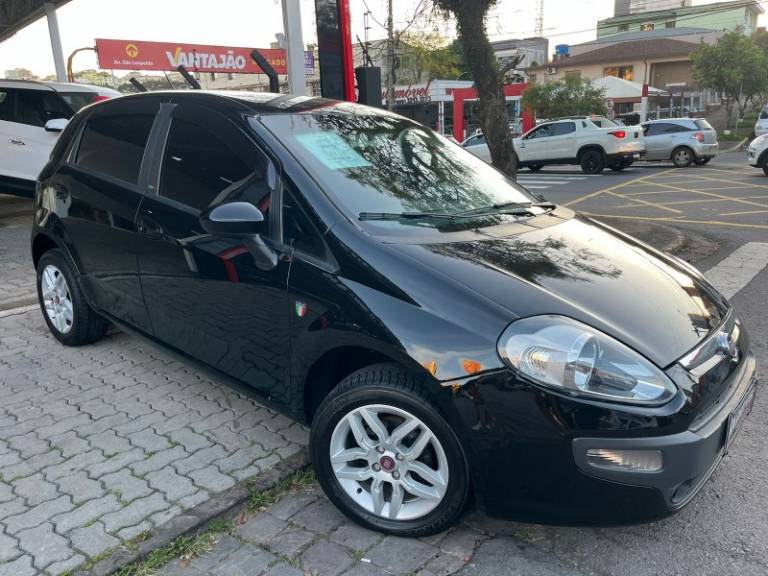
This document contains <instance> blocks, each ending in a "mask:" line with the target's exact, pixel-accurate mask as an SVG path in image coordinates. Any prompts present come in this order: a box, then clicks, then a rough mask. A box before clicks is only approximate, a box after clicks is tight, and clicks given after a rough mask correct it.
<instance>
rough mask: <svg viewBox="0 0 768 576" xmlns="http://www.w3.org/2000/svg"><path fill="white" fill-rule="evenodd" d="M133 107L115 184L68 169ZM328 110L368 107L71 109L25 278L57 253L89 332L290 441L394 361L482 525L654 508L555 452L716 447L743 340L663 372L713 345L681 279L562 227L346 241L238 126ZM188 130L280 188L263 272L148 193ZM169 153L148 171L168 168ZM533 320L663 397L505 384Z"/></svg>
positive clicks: (442, 228) (584, 518)
mask: <svg viewBox="0 0 768 576" xmlns="http://www.w3.org/2000/svg"><path fill="white" fill-rule="evenodd" d="M149 108H151V109H152V110H154V111H155V112H156V119H155V121H154V124H153V129H152V131H151V135H150V137H149V139H148V142H147V144H146V151H145V153H144V157H143V162H142V166H141V170H140V173H139V177H138V179H137V181H136V182H135V183H132V184H131V183H129V184H126V183H125V182H122V181H118V180H115V179H110V178H108V177H105V176H103V175H100V174H98V173H95V172H93V171H90V170H87V169H84V168H82V167H79V166H78V165H77V162H76V161H75V160H76V158H75V152H76V149H77V146H78V142H79V139H80V138H81V137H82V134H83V131H84V125H86V124H87V123H88V122H90V121H91V120H92V119H93V118H98V117H99V116H100V115H104V116H109V115H110V114H114V113H124V112H125V113H133V112H135V110H136V109H143V110H146V109H149ZM337 108H338V113H340V114H347V113H349V114H362V113H363V112H365V111H366V110H367V109H365V108H360V107H354V106H350V105H349V104H338V103H335V102H332V101H327V100H322V99H292V98H289V97H285V96H281V97H275V96H274V95H246V94H234V95H233V94H210V93H202V92H197V93H188V94H179V93H167V94H163V93H160V94H151V95H141V96H130V97H125V98H121V99H120V100H119V101H114V102H107V103H103V104H98V105H95V106H92V107H89V108H86V109H84V110H83V111H81V112H80V113H79V114H78V115H77V116H76V117H75V119H74V120H73V122H72V123H71V124H70V126H69V127H68V128H67V130H66V131H65V132H64V134H63V136H62V139H61V140H60V142H59V145H57V148H56V150H54V154H53V156H52V160H51V162H50V163H49V165H48V166H47V167H46V168H45V169H44V170H43V173H42V174H41V178H40V182H39V183H38V193H37V196H36V211H35V223H34V229H33V237H32V242H33V254H34V255H35V259H37V258H39V255H40V250H41V249H42V248H41V247H44V246H45V245H46V244H45V242H44V241H43V240H41V239H47V240H48V241H51V242H54V243H55V244H56V245H58V246H60V247H62V248H64V249H65V250H66V251H67V253H68V254H70V256H71V258H72V260H73V263H74V265H75V267H76V269H77V272H78V274H79V276H80V280H81V283H82V285H83V288H84V289H85V292H86V297H87V299H88V301H89V303H91V305H92V306H93V307H94V308H95V309H96V310H98V311H99V312H100V313H102V314H104V315H105V316H108V317H111V318H114V319H116V320H118V321H119V322H120V323H122V324H126V325H129V326H130V327H131V328H132V329H134V330H137V331H138V332H139V333H142V334H144V335H145V336H148V337H150V338H153V339H155V340H156V341H158V342H161V343H163V344H164V345H166V346H169V347H172V348H174V349H175V350H178V351H181V352H182V353H184V354H186V355H187V356H188V357H190V358H193V359H195V360H197V361H202V362H204V363H205V364H207V365H209V366H212V367H214V368H216V369H218V370H220V371H221V372H223V373H226V374H227V375H229V376H231V377H233V378H235V379H237V380H238V381H239V382H241V383H243V384H245V385H246V386H247V387H249V388H250V389H251V390H252V391H254V392H255V393H257V394H259V395H261V396H263V397H265V398H268V399H269V400H270V401H271V402H273V403H276V404H277V405H279V406H280V407H281V408H282V409H283V410H284V411H286V412H287V413H288V414H290V415H291V416H293V417H294V418H297V419H299V420H304V421H307V422H311V418H312V414H313V410H314V409H315V408H316V405H317V402H318V400H321V399H322V397H323V395H324V394H326V393H327V392H328V391H329V390H330V389H331V388H332V387H333V385H334V384H335V383H336V382H337V381H338V380H335V381H334V380H333V378H334V377H335V375H336V374H337V370H338V366H340V365H342V364H344V365H345V366H348V367H349V366H351V367H353V368H354V367H355V366H364V365H365V363H366V362H369V363H376V362H381V361H391V362H396V363H398V364H399V365H400V366H403V367H405V368H406V369H407V370H409V371H410V372H411V373H413V374H415V375H417V376H418V377H419V378H420V379H421V380H422V381H423V382H424V383H425V385H426V386H427V387H428V388H429V390H430V391H431V394H432V396H433V398H434V401H435V402H436V403H437V404H438V406H439V408H440V410H441V412H442V414H443V415H444V416H445V418H446V419H447V420H448V422H449V423H450V424H451V425H452V427H453V428H454V430H455V432H456V434H457V436H458V437H459V438H460V439H461V440H462V444H463V446H464V449H465V451H466V453H467V457H468V459H469V460H470V470H472V474H473V481H474V487H475V490H476V492H477V500H478V502H479V503H480V504H481V505H482V506H483V507H485V508H486V510H487V511H488V512H489V513H490V514H493V515H499V516H505V517H514V518H518V519H524V520H534V521H547V522H625V521H635V520H641V519H644V518H649V517H654V516H658V515H663V514H667V513H669V512H671V511H674V510H675V509H676V508H677V507H678V506H676V505H675V504H674V503H672V502H671V501H670V500H669V497H668V494H666V493H663V492H662V490H660V489H659V488H658V487H655V486H652V485H651V486H649V485H642V486H641V485H633V484H632V482H631V479H630V477H627V478H628V481H627V482H618V481H616V480H615V479H606V478H604V477H598V476H596V475H591V474H587V473H585V472H584V470H582V469H581V468H580V467H579V465H578V464H577V462H576V460H575V457H574V440H576V439H579V438H590V439H594V438H611V439H622V438H623V439H642V438H662V437H666V436H670V435H675V434H681V433H686V432H689V431H690V433H692V434H695V433H697V430H702V429H704V428H705V427H706V425H707V424H706V423H707V422H708V423H710V424H709V425H710V426H715V424H712V423H713V422H714V423H716V426H715V428H717V431H716V433H717V434H720V435H721V436H722V434H723V432H722V430H723V426H725V424H723V422H725V421H726V418H727V415H728V414H727V411H728V409H729V407H730V406H732V403H733V398H736V396H738V395H739V394H741V393H742V392H743V391H744V390H745V389H746V387H747V386H748V385H749V384H750V383H751V382H752V378H753V372H754V365H753V363H752V364H750V360H749V342H748V337H747V335H746V331H745V330H744V329H743V328H741V330H740V332H739V334H738V335H736V336H737V338H736V339H737V342H736V345H737V346H738V350H739V354H740V355H739V357H738V358H737V359H736V360H735V361H732V360H727V359H723V360H722V361H721V360H719V359H718V358H719V356H716V354H717V351H716V350H712V351H710V350H709V349H707V350H708V351H707V352H706V354H704V353H702V357H700V358H696V362H697V364H696V366H698V367H702V366H705V364H706V363H707V362H709V364H706V370H705V369H701V370H700V371H699V372H698V373H697V374H698V375H697V376H692V372H691V370H692V369H693V368H695V367H693V366H686V367H682V366H681V365H680V364H679V361H680V359H681V358H683V357H684V356H685V355H686V354H688V353H689V352H691V351H692V350H694V349H695V348H696V347H697V346H699V345H700V344H701V343H702V342H703V341H705V339H706V338H707V337H709V336H710V335H712V334H715V333H717V331H718V330H727V331H729V332H728V333H729V334H731V333H733V330H734V326H735V320H734V317H733V314H732V313H731V312H729V306H728V304H727V302H726V301H725V300H724V299H723V298H722V297H721V296H720V295H719V294H717V292H716V291H715V290H714V289H713V288H712V287H711V286H710V285H709V284H708V283H707V282H706V280H704V279H703V278H702V277H701V275H700V274H698V273H697V272H696V271H694V270H693V269H691V268H690V267H688V266H686V265H685V264H683V263H681V262H679V261H677V260H676V259H674V258H672V257H669V256H667V255H664V254H661V253H659V252H657V251H655V250H653V249H652V248H650V247H648V246H646V245H644V244H642V243H640V242H638V241H636V240H634V239H632V238H630V237H627V236H625V235H623V234H621V233H619V232H617V231H615V230H612V229H610V228H609V227H607V226H604V225H602V224H600V223H598V222H595V221H592V220H590V219H587V218H584V217H581V216H577V215H576V214H575V213H574V212H572V211H571V210H568V209H565V208H557V209H555V210H551V211H549V212H547V213H544V211H543V210H542V211H541V212H542V213H540V214H533V215H531V216H530V217H526V218H504V217H498V218H496V220H493V222H491V223H490V224H488V225H486V226H483V227H480V226H477V225H476V224H475V223H472V222H469V223H466V224H463V223H461V222H448V223H445V224H444V225H443V224H436V225H430V226H418V225H412V226H411V225H409V226H406V225H399V224H395V225H390V224H387V223H378V222H370V223H368V222H365V223H363V222H360V221H359V220H357V219H355V218H354V217H353V216H351V215H350V214H349V213H348V212H346V211H345V210H344V209H343V208H342V207H340V206H339V205H338V204H337V203H336V202H335V201H334V200H333V199H332V198H331V197H330V196H329V194H328V191H327V190H324V189H323V188H322V186H321V185H320V183H319V182H318V181H317V180H316V179H315V178H314V177H313V175H312V174H310V173H309V172H308V171H307V170H306V169H305V167H304V166H303V164H302V162H301V159H300V158H298V157H297V156H296V155H295V154H293V153H291V152H290V151H289V150H288V149H286V148H285V147H284V146H283V144H282V143H281V140H280V138H278V137H277V136H276V135H275V134H274V133H273V132H272V131H271V130H269V129H267V128H266V127H265V126H262V125H261V124H260V123H259V122H258V119H259V118H260V117H261V116H262V115H264V116H265V117H266V116H267V115H270V114H275V115H278V114H314V113H317V114H322V113H325V112H327V111H329V110H330V111H334V110H336V109H337ZM376 113H377V114H381V112H376ZM197 118H199V123H200V127H204V128H205V129H206V130H207V131H208V132H210V133H211V134H212V136H214V137H216V138H218V139H219V140H221V141H227V142H233V141H237V142H239V144H238V146H239V147H240V148H242V149H244V150H245V151H244V152H243V154H245V155H246V156H248V155H249V154H253V155H254V158H256V160H253V159H251V158H250V156H248V158H247V159H246V160H245V162H246V163H247V164H248V165H251V163H252V162H256V163H257V164H258V165H259V166H262V167H263V170H265V171H267V172H269V171H274V172H275V173H277V174H278V175H279V182H280V183H279V184H277V185H275V187H274V188H273V189H272V191H271V193H270V196H269V198H270V199H271V200H270V201H269V202H266V203H260V204H259V208H260V210H261V211H262V212H264V213H266V214H270V215H271V216H272V217H270V218H269V229H268V230H267V229H265V230H264V233H263V236H264V239H265V242H266V243H267V244H268V246H269V247H270V249H271V250H273V251H274V253H275V254H276V256H277V264H276V265H275V266H274V267H272V268H271V269H269V270H265V269H263V268H260V267H259V266H258V265H257V260H256V259H255V258H254V256H253V251H252V250H253V247H252V246H250V245H249V244H248V242H247V241H244V240H243V238H239V237H225V236H222V237H214V236H213V235H210V234H207V233H205V231H204V230H203V228H202V225H201V223H200V218H199V216H200V210H199V209H191V208H190V207H189V206H186V205H184V204H183V203H180V202H178V201H176V200H174V199H173V198H172V197H170V196H169V195H167V194H166V195H165V196H163V195H161V194H158V187H159V188H160V189H162V188H163V187H166V188H167V187H168V186H169V185H168V183H167V182H164V180H163V178H164V175H163V170H162V169H161V165H160V160H159V158H160V156H161V155H162V154H163V150H167V149H170V148H169V147H170V146H172V145H173V144H172V143H173V141H174V135H173V129H174V128H173V127H174V126H176V125H177V124H178V125H180V124H181V122H182V121H189V122H193V123H194V122H198V120H196V119H197ZM254 118H256V120H257V121H256V122H250V123H249V119H254ZM198 152H199V150H198ZM207 153H209V154H216V153H217V152H216V149H215V147H211V148H210V149H207ZM188 154H192V152H184V151H182V152H179V153H178V154H177V155H176V156H178V157H176V156H174V155H172V154H169V156H170V158H171V160H173V161H177V162H179V163H182V160H183V159H184V158H182V157H184V156H186V155H188ZM206 177H207V176H206V175H205V174H200V175H199V176H197V177H196V181H201V180H203V179H205V178H206ZM194 185H195V182H194V181H190V187H192V186H194ZM182 188H184V187H183V186H182ZM228 190H229V188H225V189H224V192H222V194H223V195H225V196H226V194H228V193H229V192H228ZM253 193H254V194H258V191H257V192H253ZM265 197H266V196H265ZM225 200H226V198H225ZM270 202H271V204H270ZM286 211H288V212H286ZM297 214H300V215H301V222H303V223H304V224H302V226H303V227H304V228H305V230H304V232H309V235H310V236H311V237H312V239H313V243H311V244H307V245H303V244H302V243H301V242H299V241H296V240H295V238H293V237H292V236H293V235H294V232H295V230H293V229H291V228H290V226H289V223H288V222H287V219H288V218H289V216H290V217H293V216H291V215H294V216H295V215H297ZM544 314H556V315H561V316H566V317H569V318H573V319H575V320H578V321H580V322H582V323H584V324H587V325H589V326H591V327H593V328H596V329H598V330H600V331H602V332H604V333H605V334H608V335H610V336H611V337H613V338H614V339H616V340H618V341H620V342H622V343H624V344H625V345H627V346H629V347H630V348H631V349H633V350H635V351H637V352H638V353H639V354H641V355H642V356H644V357H645V358H647V359H648V360H649V361H650V362H652V363H653V364H654V365H655V366H656V367H658V368H659V369H663V370H666V373H667V374H668V375H669V376H670V378H671V379H672V380H673V381H674V382H676V384H677V387H678V393H677V395H676V396H675V397H674V398H673V399H672V400H670V401H669V402H667V403H666V404H663V405H661V406H636V405H631V404H626V405H622V404H617V403H612V402H599V401H594V400H586V399H584V398H576V397H572V396H568V395H566V394H561V393H558V392H556V391H553V390H551V389H546V388H543V387H541V386H538V385H536V384H534V383H532V382H530V381H528V380H527V379H525V378H522V377H521V376H520V375H519V374H518V373H516V372H515V371H514V370H512V369H510V368H509V367H507V365H506V364H505V363H504V361H502V359H501V358H500V356H499V354H498V352H497V342H498V339H499V337H500V335H501V334H502V332H503V331H504V330H505V328H506V327H507V326H508V325H509V324H510V323H511V322H514V321H515V320H517V319H520V318H525V317H529V316H537V315H544ZM704 356H706V357H704ZM745 382H746V384H745ZM721 436H720V437H717V439H716V440H713V441H712V442H713V443H714V444H713V446H715V448H714V449H713V450H711V451H710V452H706V458H705V459H706V460H708V461H709V462H708V463H709V464H710V465H714V463H716V461H717V460H718V458H719V455H720V454H722V452H723V450H724V445H723V442H722V438H721ZM702 453H703V452H702Z"/></svg>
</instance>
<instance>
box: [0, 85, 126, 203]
mask: <svg viewBox="0 0 768 576" xmlns="http://www.w3.org/2000/svg"><path fill="white" fill-rule="evenodd" d="M116 96H120V92H118V91H117V90H111V89H109V88H103V87H101V86H90V85H86V84H67V83H57V82H35V81H31V80H0V193H4V194H17V195H22V196H31V195H32V194H33V193H34V190H35V180H36V179H37V175H38V174H39V173H40V170H42V168H43V166H45V163H46V162H47V161H48V157H49V156H50V155H51V151H52V150H53V146H54V144H56V140H57V139H58V137H59V133H60V132H61V131H62V130H63V129H64V128H65V127H66V125H67V122H68V121H69V119H70V118H71V117H72V116H73V115H74V113H75V112H77V111H78V110H80V108H82V107H83V106H86V105H88V104H92V103H94V102H98V101H99V100H104V99H108V98H114V97H116Z"/></svg>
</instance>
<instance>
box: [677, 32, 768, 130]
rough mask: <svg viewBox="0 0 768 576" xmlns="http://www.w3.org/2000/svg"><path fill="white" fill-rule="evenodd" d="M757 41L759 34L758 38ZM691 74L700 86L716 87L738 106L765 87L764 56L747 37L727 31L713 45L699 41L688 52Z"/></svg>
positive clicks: (767, 84) (767, 85) (767, 69)
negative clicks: (697, 44)
mask: <svg viewBox="0 0 768 576" xmlns="http://www.w3.org/2000/svg"><path fill="white" fill-rule="evenodd" d="M759 40H760V42H762V41H763V38H762V37H760V38H759ZM691 60H693V77H694V79H695V80H696V82H697V83H698V85H699V86H700V87H702V88H711V89H713V90H717V91H719V92H721V93H722V94H723V95H725V96H726V98H727V99H728V101H729V102H728V105H729V108H730V106H731V105H732V104H733V103H736V104H737V105H738V107H739V114H740V115H741V114H743V113H744V109H745V108H746V105H747V103H748V102H749V101H751V100H752V99H753V98H755V97H756V96H757V95H759V94H761V93H764V92H766V90H768V56H766V52H765V51H764V50H763V49H762V48H761V45H760V44H758V43H756V42H755V41H754V40H752V39H751V38H747V37H746V36H742V35H741V34H738V33H736V32H728V33H727V34H725V35H724V36H723V37H722V38H720V40H719V42H718V43H717V44H716V45H711V44H704V43H701V44H700V45H699V46H698V47H697V48H696V49H695V50H694V51H693V53H692V54H691Z"/></svg>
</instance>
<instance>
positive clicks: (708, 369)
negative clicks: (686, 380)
mask: <svg viewBox="0 0 768 576" xmlns="http://www.w3.org/2000/svg"><path fill="white" fill-rule="evenodd" d="M748 352H749V336H748V335H747V332H746V330H745V329H744V327H743V326H742V325H741V323H740V322H739V320H738V319H737V318H736V315H735V314H734V313H733V312H729V313H728V315H727V316H726V317H725V320H724V322H722V323H721V324H720V326H718V328H716V329H715V330H714V331H713V332H712V333H711V334H710V335H709V336H707V338H706V339H705V340H704V341H703V342H702V343H701V344H699V346H698V347H697V348H695V349H694V350H693V351H691V352H689V353H688V354H687V355H686V356H685V357H683V359H682V360H680V362H679V363H680V364H681V365H682V366H683V368H685V369H686V371H687V372H688V374H689V377H690V379H691V380H692V382H693V385H692V387H691V389H690V390H689V397H690V398H689V399H690V402H691V405H692V406H693V408H694V410H695V413H696V417H695V419H694V421H693V423H692V429H694V430H695V429H698V428H701V427H702V426H704V425H705V424H706V423H707V422H708V421H709V419H710V418H711V417H713V416H714V415H715V414H716V413H717V412H718V411H719V410H720V408H721V407H722V406H723V405H724V404H726V403H727V402H728V399H729V398H730V397H731V395H732V394H733V392H734V391H735V389H736V387H737V385H738V382H739V378H734V377H733V376H735V375H736V374H738V373H739V371H740V369H741V368H742V367H743V366H744V365H745V362H746V358H747V354H748Z"/></svg>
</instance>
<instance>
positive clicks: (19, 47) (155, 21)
mask: <svg viewBox="0 0 768 576" xmlns="http://www.w3.org/2000/svg"><path fill="white" fill-rule="evenodd" d="M421 1H422V0H395V2H394V4H395V25H396V27H397V28H400V29H402V28H403V27H404V26H406V24H407V22H408V21H409V20H410V19H411V17H412V15H413V13H414V11H415V10H416V8H417V7H418V5H419V4H420V3H421ZM350 2H351V13H352V32H353V40H354V39H355V38H356V36H359V37H360V38H361V39H362V38H365V25H364V17H363V15H364V13H365V11H366V9H367V8H370V10H371V13H372V17H371V18H370V19H369V24H370V27H371V29H370V30H369V32H368V34H369V38H370V39H371V40H373V39H376V38H382V37H385V36H386V31H385V29H384V28H383V27H382V26H381V25H382V24H384V23H386V0H350ZM707 3H709V1H708V0H697V1H694V4H707ZM536 4H537V2H536V0H499V2H498V4H497V6H496V7H495V8H494V9H492V11H491V13H490V15H489V19H488V33H489V36H490V37H491V39H492V40H501V39H504V38H516V37H526V36H533V35H534V30H535V19H536ZM613 4H614V2H613V0H545V10H544V35H545V36H547V37H549V38H550V51H551V50H553V49H554V45H555V44H577V43H579V42H586V41H589V40H591V39H594V37H595V26H596V23H597V20H598V19H601V18H607V17H610V16H612V15H613ZM366 7H367V8H366ZM301 10H302V20H303V30H304V41H305V42H306V43H308V42H313V41H314V40H315V38H316V33H315V19H314V0H301ZM58 19H59V29H60V31H61V37H62V44H63V48H64V55H65V58H66V57H67V55H69V54H70V53H71V52H72V51H73V50H75V49H76V48H80V47H83V46H93V43H94V39H95V38H116V39H121V40H123V39H124V40H155V41H165V42H190V43H198V44H216V45H224V46H244V47H254V48H266V47H268V46H269V44H270V42H272V41H274V39H275V33H276V32H280V31H282V28H283V23H282V11H281V8H280V0H215V2H202V1H200V0H196V1H195V2H191V1H190V0H121V1H118V0H71V2H69V3H68V4H66V5H65V6H63V7H62V8H60V9H59V11H58ZM761 24H762V25H764V23H762V22H761ZM440 27H441V29H442V31H443V33H444V34H445V35H447V36H453V35H454V34H455V32H454V30H453V26H451V24H450V22H447V23H441V24H440ZM17 67H23V68H28V69H31V70H32V72H34V73H35V74H37V75H39V76H46V75H48V74H53V72H54V65H53V57H52V55H51V50H50V42H49V36H48V26H47V22H46V20H45V18H42V19H40V20H38V21H37V22H34V23H33V24H31V25H29V26H28V27H27V28H25V29H24V30H22V31H20V32H18V33H17V34H16V35H15V36H13V37H11V38H9V39H8V40H6V41H5V42H3V43H0V76H2V75H3V74H4V71H5V70H9V69H12V68H17ZM96 67H97V66H96V58H95V56H94V55H92V53H90V52H85V53H81V54H80V55H78V56H77V59H76V61H75V70H84V69H88V68H96Z"/></svg>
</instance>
